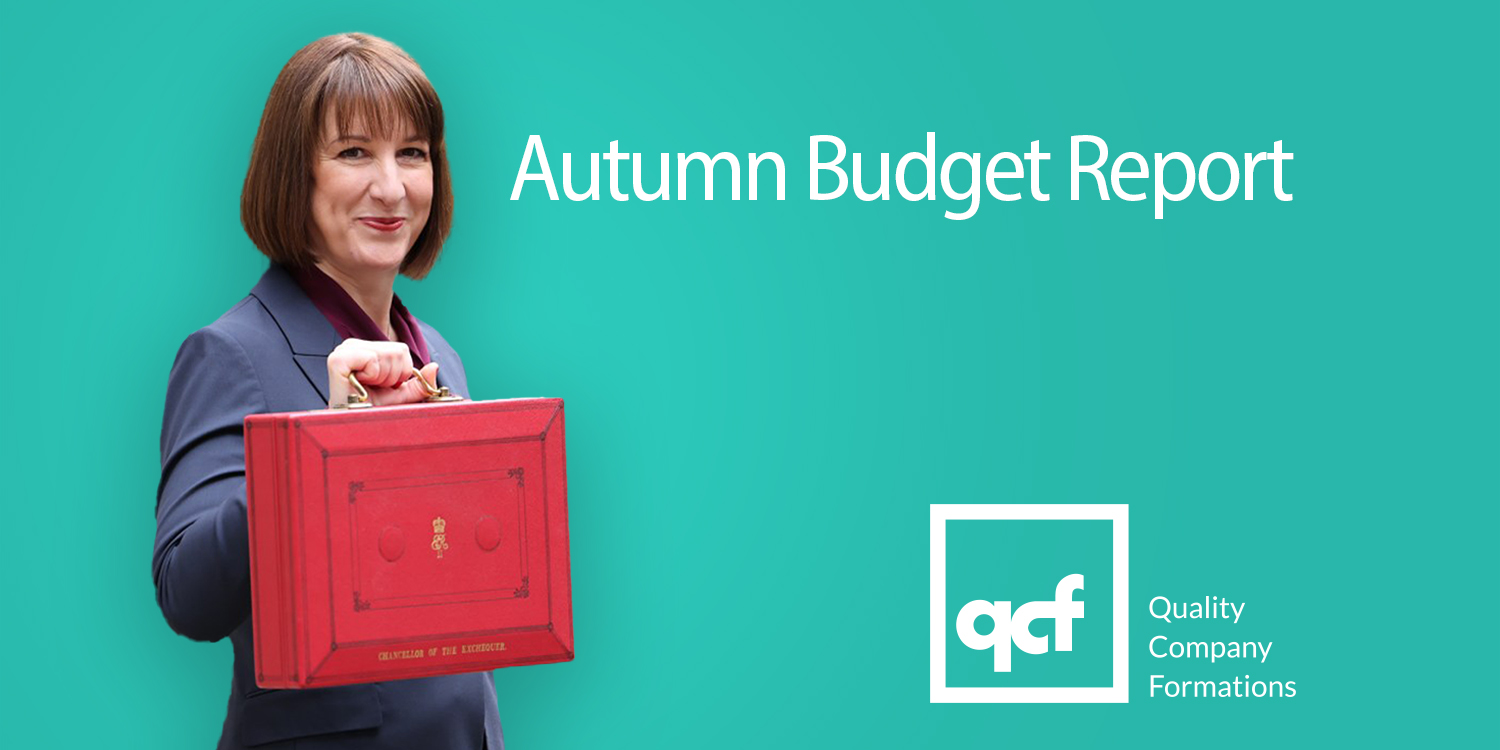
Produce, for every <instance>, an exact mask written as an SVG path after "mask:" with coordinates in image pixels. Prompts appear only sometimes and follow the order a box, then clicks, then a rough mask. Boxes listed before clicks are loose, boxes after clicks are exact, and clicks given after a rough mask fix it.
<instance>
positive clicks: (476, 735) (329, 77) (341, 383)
mask: <svg viewBox="0 0 1500 750" xmlns="http://www.w3.org/2000/svg"><path fill="white" fill-rule="evenodd" d="M452 205H453V198H452V195H451V193H450V191H449V182H448V168H447V160H446V157H445V155H444V148H443V110H442V104H441V103H440V102H439V101H438V97H437V94H436V92H434V91H433V89H432V85H431V84H430V83H429V82H428V80H427V77H426V75H425V74H423V73H422V70H421V68H419V67H418V66H417V64H416V63H415V62H414V61H413V60H412V59H411V58H410V57H408V56H407V55H406V53H405V52H403V51H401V50H400V49H399V48H397V47H396V46H395V45H393V44H391V43H390V42H387V41H384V40H382V39H377V38H375V37H371V36H367V35H364V34H339V35H335V36H330V37H326V38H323V39H319V40H318V41H316V42H313V43H312V44H310V45H308V46H307V47H305V48H303V49H302V50H301V51H299V52H298V53H297V54H296V55H294V56H293V57H292V59H291V60H290V61H289V62H287V64H286V67H285V68H283V69H282V71H281V74H280V76H278V77H277V79H276V83H275V85H274V86H273V87H272V89H271V94H270V96H269V98H268V99H267V101H266V108H265V112H264V114H263V115H262V117H261V123H260V130H259V132H258V133H257V134H256V137H255V145H254V147H253V151H252V154H251V157H250V169H249V172H248V174H247V175H246V176H245V187H244V193H243V196H242V201H241V220H242V221H243V223H244V225H245V230H246V232H247V233H248V234H249V235H250V238H251V240H252V241H254V243H255V245H256V247H258V248H260V250H261V251H262V252H263V253H265V254H266V255H267V256H269V257H270V259H271V266H270V269H269V270H267V271H266V272H265V275H263V276H262V277H261V279H260V282H259V283H257V284H256V285H255V287H254V288H253V289H252V290H251V291H250V295H249V296H248V297H246V298H245V299H243V300H241V301H240V302H239V304H237V305H235V306H234V307H232V308H230V310H229V311H228V312H227V313H225V314H224V315H223V316H222V317H220V318H219V319H218V320H217V321H215V322H214V323H213V324H212V325H209V326H207V327H205V328H202V329H200V330H198V331H196V332H194V333H193V334H192V335H191V336H189V337H188V338H187V340H186V341H185V342H183V345H182V348H181V350H180V351H179V352H178V354H177V360H176V362H174V363H173V365H172V374H171V378H170V381H169V383H168V386H167V403H166V411H165V417H164V419H163V421H162V442H161V448H162V473H161V484H160V485H159V487H158V494H157V535H156V548H155V554H154V555H153V559H152V574H153V576H154V579H155V582H156V593H157V602H158V604H159V605H160V606H161V610H162V613H163V614H164V615H165V616H166V619H167V622H168V624H170V625H171V626H172V629H173V630H176V631H177V632H178V633H181V634H183V635H185V636H187V637H189V638H192V639H194V640H202V641H217V640H220V639H222V638H223V637H225V636H229V638H230V640H231V641H232V642H233V644H234V674H233V679H232V681H231V683H230V694H229V712H228V716H227V718H226V719H225V721H224V730H223V733H222V735H221V736H220V739H219V747H220V748H221V749H222V748H239V747H292V746H294V745H295V746H296V747H350V748H353V747H359V748H402V749H405V748H432V749H434V750H436V749H439V748H465V749H466V750H467V749H469V748H483V747H490V748H497V749H498V748H501V747H502V745H503V741H502V737H501V734H500V717H499V712H498V710H497V708H496V700H495V692H494V690H495V689H494V683H493V681H492V680H491V677H490V674H489V673H488V672H479V673H471V674H463V675H450V676H443V677H431V678H425V679H413V680H398V681H391V682H383V683H373V684H363V685H348V686H340V687H330V688H318V689H310V690H263V689H259V688H257V687H256V684H255V663H254V658H253V648H252V643H253V636H252V632H251V623H250V617H249V615H250V568H249V536H248V531H247V527H246V505H245V502H246V501H245V463H244V461H245V454H244V449H245V448H244V433H243V427H242V424H243V420H244V418H245V415H247V414H252V413H260V412H282V411H299V410H307V409H319V408H324V407H331V406H333V405H335V404H341V403H345V402H346V400H347V398H348V395H349V389H350V385H349V384H348V375H349V374H351V373H352V374H353V375H354V376H355V377H356V378H357V379H358V380H359V381H360V382H361V383H363V384H365V386H366V387H367V389H368V390H369V392H370V396H371V399H372V400H373V401H374V402H375V403H378V404H399V403H406V402H410V401H418V400H421V399H422V398H423V397H425V395H426V394H425V391H424V390H423V388H422V387H421V385H420V383H419V382H418V381H417V380H416V379H415V378H412V377H411V372H412V368H413V367H419V368H421V370H422V372H423V375H424V376H426V377H427V378H428V380H430V381H431V380H435V381H436V382H437V383H439V384H441V385H446V386H449V387H450V388H451V389H452V390H453V392H455V393H457V394H458V395H461V396H464V397H467V396H468V385H467V383H466V381H465V378H464V371H463V363H462V362H460V361H459V358H458V355H457V354H456V353H455V352H454V351H453V349H452V348H451V347H450V346H448V343H447V342H446V341H444V340H443V337H442V336H441V335H439V334H438V332H437V331H436V330H434V329H433V328H432V327H431V326H428V325H427V324H425V323H423V322H421V321H420V320H417V319H416V318H415V317H413V316H412V315H411V314H410V313H409V312H408V311H407V310H406V308H405V307H404V306H403V305H402V304H401V300H400V299H399V298H397V297H396V296H395V294H394V293H393V291H392V289H393V284H394V282H395V278H396V274H397V273H398V272H399V273H404V274H406V275H407V276H410V277H412V278H417V279H420V278H422V277H423V276H425V275H426V274H427V272H428V271H429V270H430V269H431V268H432V266H433V264H434V263H435V262H436V261H437V257H438V253H439V251H440V250H441V248H442V244H443V240H444V239H445V238H446V237H447V235H448V229H449V224H450V221H451V217H452Z"/></svg>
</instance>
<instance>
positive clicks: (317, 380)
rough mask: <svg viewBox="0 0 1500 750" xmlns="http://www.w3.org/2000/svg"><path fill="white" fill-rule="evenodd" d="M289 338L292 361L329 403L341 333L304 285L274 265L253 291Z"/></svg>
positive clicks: (287, 338)
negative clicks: (332, 357)
mask: <svg viewBox="0 0 1500 750" xmlns="http://www.w3.org/2000/svg"><path fill="white" fill-rule="evenodd" d="M250 296H252V297H255V298H256V299H257V300H260V303H261V305H263V306H264V307H265V308H266V312H269V313H270V314H271V317H272V318H273V319H275V321H276V325H277V326H279V327H280V328H281V333H282V335H283V336H285V337H286V342H287V346H289V347H290V348H291V350H292V358H293V359H295V360H296V361H297V366H298V367H300V368H302V374H303V375H305V376H307V382H308V385H310V386H312V388H313V389H314V390H316V391H317V392H318V395H319V396H320V397H322V400H323V403H325V404H326V403H328V354H329V352H332V351H333V350H334V347H337V346H338V345H339V343H340V340H339V334H338V331H336V330H334V328H333V324H332V323H329V322H328V319H327V318H325V317H323V313H321V312H319V311H318V308H317V307H316V306H314V305H313V303H312V300H310V299H308V298H307V293H305V292H303V291H302V287H301V285H299V284H298V283H297V280H296V279H295V278H293V277H292V275H291V273H289V272H288V271H287V270H286V269H285V268H283V267H281V266H279V265H277V264H275V263H272V264H271V267H270V268H269V269H267V270H266V272H265V273H264V274H263V275H262V276H261V277H260V281H259V282H258V283H257V284H256V285H255V288H254V289H251V290H250Z"/></svg>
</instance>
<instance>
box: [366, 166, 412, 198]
mask: <svg viewBox="0 0 1500 750" xmlns="http://www.w3.org/2000/svg"><path fill="white" fill-rule="evenodd" d="M374 169H375V174H373V175H372V176H371V182H370V197H372V198H374V199H375V200H378V201H380V202H382V203H399V202H400V201H401V198H402V197H403V196H404V195H405V193H406V185H405V184H404V183H403V182H402V181H401V167H400V165H398V164H396V156H395V155H394V154H392V155H391V156H389V157H384V158H380V159H376V160H375V167H374Z"/></svg>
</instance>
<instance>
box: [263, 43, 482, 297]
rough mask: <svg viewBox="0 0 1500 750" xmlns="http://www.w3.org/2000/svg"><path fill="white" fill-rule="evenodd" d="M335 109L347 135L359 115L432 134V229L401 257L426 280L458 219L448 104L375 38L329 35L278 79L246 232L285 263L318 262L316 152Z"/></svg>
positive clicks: (379, 127) (407, 270)
mask: <svg viewBox="0 0 1500 750" xmlns="http://www.w3.org/2000/svg"><path fill="white" fill-rule="evenodd" d="M330 107H332V108H333V112H334V113H335V117H336V118H337V124H338V128H339V131H340V132H348V131H349V125H350V123H351V122H352V121H353V120H354V119H356V118H358V119H362V120H363V121H364V123H365V124H366V125H367V126H369V127H370V128H372V129H373V130H374V131H375V132H374V133H372V135H375V134H380V135H391V134H393V133H394V132H395V129H396V128H397V127H400V125H401V124H402V123H403V122H410V123H412V124H413V125H414V126H415V128H416V130H417V132H418V134H420V135H421V136H422V137H423V138H426V139H427V141H428V154H429V158H430V159H431V163H432V208H431V211H430V213H429V214H428V218H427V226H425V227H423V228H422V233H421V234H420V235H418V236H417V241H416V242H415V243H414V244H413V245H412V247H411V249H410V250H409V251H407V253H406V258H405V259H403V260H402V261H401V273H403V274H405V275H407V276H409V277H411V278H413V279H420V278H422V277H423V276H426V275H427V272H428V271H430V270H432V266H433V264H435V263H437V258H438V253H440V252H442V249H443V241H444V240H446V239H447V238H448V230H449V228H450V227H451V226H452V223H453V191H452V188H451V186H450V185H449V182H448V156H447V152H446V149H445V148H444V146H443V105H442V102H440V101H439V100H438V96H437V92H436V91H435V90H433V88H432V83H430V82H429V81H428V80H427V75H426V74H425V73H423V72H422V69H421V68H420V67H418V66H417V63H416V61H415V60H413V59H411V56H410V55H407V54H406V53H405V52H404V51H402V50H401V48H400V47H397V46H396V45H394V44H391V43H390V42H388V41H386V40H384V39H380V38H379V37H373V36H370V35H369V34H358V33H349V34H335V35H333V36H326V37H323V38H322V39H319V40H317V41H315V42H313V43H312V44H309V45H307V46H306V47H303V48H302V49H301V50H299V51H298V52H297V54H295V55H292V59H291V60H288V61H287V64H286V67H283V68H282V69H281V74H280V75H278V76H277V77H276V83H275V84H274V85H272V86H271V95H270V96H269V97H267V98H266V108H265V111H264V112H263V113H262V114H261V117H260V130H258V131H257V132H256V133H255V145H254V147H253V148H252V150H251V153H250V169H249V171H248V172H246V173H245V189H244V191H243V192H242V193H241V194H240V223H242V224H244V226H245V233H246V234H248V235H250V241H251V242H254V243H255V246H256V247H258V248H260V251H261V252H263V253H265V254H266V255H267V256H268V257H269V258H270V259H271V260H273V261H275V262H277V263H283V264H286V265H290V266H295V267H302V266H307V265H311V264H312V263H313V261H314V260H315V258H314V257H313V255H312V247H311V240H312V231H313V229H312V194H313V184H314V181H313V155H314V154H315V152H316V150H317V148H318V146H319V145H320V142H321V140H322V138H323V118H324V117H325V113H326V112H328V111H329V108H330ZM400 135H402V136H404V135H406V134H405V133H402V134H400Z"/></svg>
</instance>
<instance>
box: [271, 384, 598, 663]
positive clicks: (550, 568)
mask: <svg viewBox="0 0 1500 750" xmlns="http://www.w3.org/2000/svg"><path fill="white" fill-rule="evenodd" d="M564 463H565V453H564V450H563V403H562V400H561V399H516V400H509V401H462V402H453V403H423V404H411V405H405V406H389V407H376V408H370V409H359V410H355V409H350V410H326V411H311V412H296V413H286V414H257V415H252V416H249V417H247V418H246V419H245V470H246V482H247V494H248V499H249V522H250V584H251V604H252V614H251V616H252V617H253V618H254V621H253V624H252V625H253V628H254V633H255V681H256V684H258V685H260V686H261V687H266V688H305V687H325V686H329V685H342V684H347V683H355V682H375V681H379V680H391V679H406V678H412V677H428V676H431V675H440V674H452V673H456V672H472V671H479V670H488V669H495V668H497V667H507V666H514V665H518V664H540V663H545V662H557V661H568V660H571V659H572V658H573V608H572V599H571V589H570V586H569V581H568V507H567V494H568V493H567V474H566V471H565V467H564Z"/></svg>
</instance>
